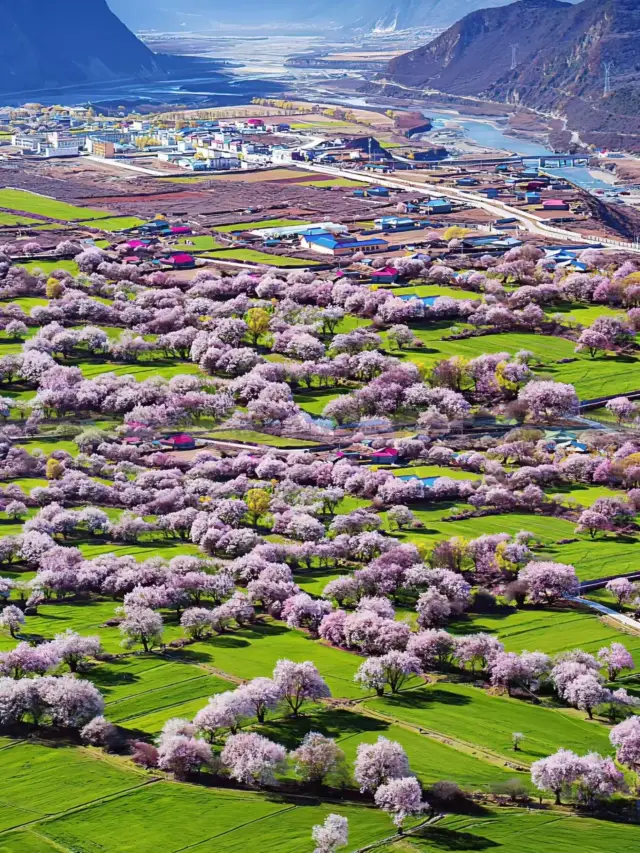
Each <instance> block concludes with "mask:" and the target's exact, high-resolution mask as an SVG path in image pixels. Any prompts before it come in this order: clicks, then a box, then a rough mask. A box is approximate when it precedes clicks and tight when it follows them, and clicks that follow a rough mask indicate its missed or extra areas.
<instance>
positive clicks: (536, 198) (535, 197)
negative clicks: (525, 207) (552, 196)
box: [524, 192, 541, 204]
mask: <svg viewBox="0 0 640 853" xmlns="http://www.w3.org/2000/svg"><path fill="white" fill-rule="evenodd" d="M524 200H525V201H526V202H527V204H540V200H541V196H540V193H538V192H528V193H525V195H524Z"/></svg>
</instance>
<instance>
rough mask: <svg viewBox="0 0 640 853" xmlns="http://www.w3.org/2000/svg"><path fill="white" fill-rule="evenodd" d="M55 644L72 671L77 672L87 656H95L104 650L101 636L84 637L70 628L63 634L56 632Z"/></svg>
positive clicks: (61, 657)
mask: <svg viewBox="0 0 640 853" xmlns="http://www.w3.org/2000/svg"><path fill="white" fill-rule="evenodd" d="M53 646H54V648H55V650H56V651H57V653H58V655H59V656H60V659H61V660H62V661H63V662H64V663H66V664H67V666H68V667H69V669H70V670H71V672H77V671H78V668H79V667H80V666H81V665H82V663H83V662H84V661H86V660H87V658H91V657H95V656H96V655H98V654H100V652H101V650H102V647H101V644H100V637H97V636H90V637H83V636H81V635H80V634H77V633H76V632H75V631H72V630H71V629H70V628H67V630H66V631H65V632H64V633H62V634H56V636H55V638H54V640H53Z"/></svg>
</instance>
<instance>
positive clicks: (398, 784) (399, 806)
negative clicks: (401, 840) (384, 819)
mask: <svg viewBox="0 0 640 853" xmlns="http://www.w3.org/2000/svg"><path fill="white" fill-rule="evenodd" d="M374 799H375V803H376V805H377V806H378V807H379V808H381V809H383V810H384V811H386V812H389V813H390V814H391V815H393V822H394V823H395V825H396V826H397V827H398V831H399V832H400V833H402V827H403V825H404V822H405V820H406V819H407V818H408V817H413V816H415V815H418V814H420V813H421V812H423V811H424V810H425V809H427V808H429V805H428V803H426V802H423V800H422V790H421V788H420V783H419V782H418V780H417V779H416V778H415V776H406V777H404V778H401V779H390V780H389V781H388V782H387V783H386V784H384V785H380V787H379V788H378V790H377V791H376V793H375V797H374Z"/></svg>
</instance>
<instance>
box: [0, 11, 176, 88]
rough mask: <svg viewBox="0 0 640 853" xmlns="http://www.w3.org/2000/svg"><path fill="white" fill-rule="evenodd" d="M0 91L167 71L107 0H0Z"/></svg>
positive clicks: (126, 77)
mask: <svg viewBox="0 0 640 853" xmlns="http://www.w3.org/2000/svg"><path fill="white" fill-rule="evenodd" d="M0 20H1V21H2V26H1V27H0V92H4V93H9V92H10V93H14V92H15V93H20V92H25V91H29V92H31V91H37V90H42V89H52V88H53V89H55V88H58V87H61V86H70V85H77V84H82V83H88V82H94V81H99V82H104V81H106V80H113V79H118V78H122V79H128V78H135V79H144V78H151V77H158V76H160V75H161V74H162V73H163V72H162V70H161V68H160V66H159V64H158V62H157V61H156V58H155V55H154V54H153V53H152V52H151V51H150V50H149V48H148V47H146V46H145V45H144V44H143V43H142V42H141V41H140V40H139V39H138V38H136V36H134V35H133V33H132V32H131V31H130V30H128V29H127V27H126V26H125V25H124V24H123V23H122V22H121V21H120V20H119V19H118V18H117V17H116V16H115V15H114V14H113V12H112V11H111V10H110V9H109V7H108V6H107V3H106V0H54V2H46V0H0Z"/></svg>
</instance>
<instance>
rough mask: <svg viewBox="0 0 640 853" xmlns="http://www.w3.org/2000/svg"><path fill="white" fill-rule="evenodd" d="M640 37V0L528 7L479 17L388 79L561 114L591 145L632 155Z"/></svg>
mask: <svg viewBox="0 0 640 853" xmlns="http://www.w3.org/2000/svg"><path fill="white" fill-rule="evenodd" d="M639 37H640V0H583V2H581V3H578V4H577V5H569V4H567V3H563V2H559V0H520V2H517V3H513V4H511V5H510V6H506V7H503V8H494V9H484V10H480V11H476V12H472V13H471V14H469V15H467V16H465V17H464V18H463V19H462V20H461V21H459V22H458V23H457V24H454V25H453V26H452V27H450V28H449V29H448V30H446V31H445V32H444V33H442V34H441V35H440V36H439V37H438V38H437V39H435V41H432V42H431V43H429V44H427V45H425V46H424V47H421V48H418V49H417V50H414V51H411V52H410V53H406V54H403V55H402V56H399V57H396V58H395V59H394V60H392V61H391V62H390V63H389V65H388V67H387V70H386V72H385V74H384V77H385V79H387V80H390V81H393V82H396V83H399V84H401V85H403V86H411V87H414V86H415V87H420V88H426V87H429V88H433V89H437V90H439V91H443V92H448V93H452V94H456V95H476V96H481V97H486V98H489V99H492V100H497V101H508V102H510V103H520V104H523V105H525V106H529V107H533V108H535V109H539V110H542V111H545V112H549V113H555V114H561V115H564V116H565V117H566V118H567V119H568V120H569V124H570V126H571V128H572V129H577V130H580V131H581V132H584V135H583V139H585V140H587V139H588V140H589V141H591V142H594V143H596V144H597V143H603V141H605V137H606V135H607V134H608V135H609V136H610V141H609V144H618V145H620V147H625V146H624V138H623V137H624V135H626V134H628V135H631V136H633V137H637V139H638V143H639V144H640V108H639V106H640V63H638V52H637V44H638V39H639ZM511 45H517V47H516V48H515V59H516V62H515V67H512V49H511ZM609 62H612V63H614V65H613V67H612V69H611V91H610V92H609V93H608V94H605V92H604V64H605V63H609ZM612 134H613V137H612ZM611 138H614V139H615V142H613V143H612V142H611ZM626 147H628V146H626ZM634 147H635V142H634Z"/></svg>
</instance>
